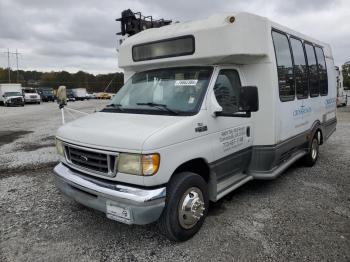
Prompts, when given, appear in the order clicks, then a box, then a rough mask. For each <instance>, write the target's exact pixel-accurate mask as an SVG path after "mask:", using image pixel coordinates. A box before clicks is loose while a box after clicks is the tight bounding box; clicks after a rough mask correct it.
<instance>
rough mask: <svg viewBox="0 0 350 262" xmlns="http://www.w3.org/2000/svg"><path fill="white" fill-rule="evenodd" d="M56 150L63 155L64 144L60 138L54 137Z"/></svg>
mask: <svg viewBox="0 0 350 262" xmlns="http://www.w3.org/2000/svg"><path fill="white" fill-rule="evenodd" d="M56 151H57V154H59V155H60V156H63V157H64V146H63V143H62V141H61V140H59V139H57V138H56Z"/></svg>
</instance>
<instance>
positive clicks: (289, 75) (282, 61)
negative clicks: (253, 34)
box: [272, 31, 295, 102]
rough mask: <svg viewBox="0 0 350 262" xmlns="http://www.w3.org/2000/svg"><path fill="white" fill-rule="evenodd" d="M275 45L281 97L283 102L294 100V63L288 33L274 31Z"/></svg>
mask: <svg viewBox="0 0 350 262" xmlns="http://www.w3.org/2000/svg"><path fill="white" fill-rule="evenodd" d="M272 38H273V44H274V47H275V54H276V61H277V74H278V86H279V93H280V99H281V101H282V102H284V101H291V100H294V95H295V88H294V78H293V64H292V57H291V54H290V48H289V43H288V38H287V36H286V35H284V34H281V33H277V32H274V31H273V32H272Z"/></svg>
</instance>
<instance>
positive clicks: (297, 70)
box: [290, 38, 309, 99]
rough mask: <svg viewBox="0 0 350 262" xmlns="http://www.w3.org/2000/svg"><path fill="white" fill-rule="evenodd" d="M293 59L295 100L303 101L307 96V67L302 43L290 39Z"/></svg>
mask: <svg viewBox="0 0 350 262" xmlns="http://www.w3.org/2000/svg"><path fill="white" fill-rule="evenodd" d="M290 45H291V46H292V51H293V58H294V77H295V84H296V92H297V98H298V99H303V98H307V97H308V96H309V90H308V79H307V67H306V61H305V55H304V48H303V43H302V42H301V41H300V40H297V39H295V38H291V39H290Z"/></svg>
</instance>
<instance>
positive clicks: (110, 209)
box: [106, 200, 130, 224]
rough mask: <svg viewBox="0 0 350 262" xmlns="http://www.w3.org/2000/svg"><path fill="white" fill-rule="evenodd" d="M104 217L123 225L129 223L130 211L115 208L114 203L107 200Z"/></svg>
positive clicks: (123, 208) (118, 207)
mask: <svg viewBox="0 0 350 262" xmlns="http://www.w3.org/2000/svg"><path fill="white" fill-rule="evenodd" d="M106 215H107V217H108V218H109V219H112V220H116V221H119V222H123V223H127V224H129V223H130V210H129V209H128V208H125V207H120V206H117V205H116V204H115V203H114V202H112V201H109V200H107V202H106Z"/></svg>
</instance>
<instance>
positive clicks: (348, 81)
mask: <svg viewBox="0 0 350 262" xmlns="http://www.w3.org/2000/svg"><path fill="white" fill-rule="evenodd" d="M342 71H343V85H344V89H345V87H346V89H348V90H350V64H345V65H343V66H342Z"/></svg>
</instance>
